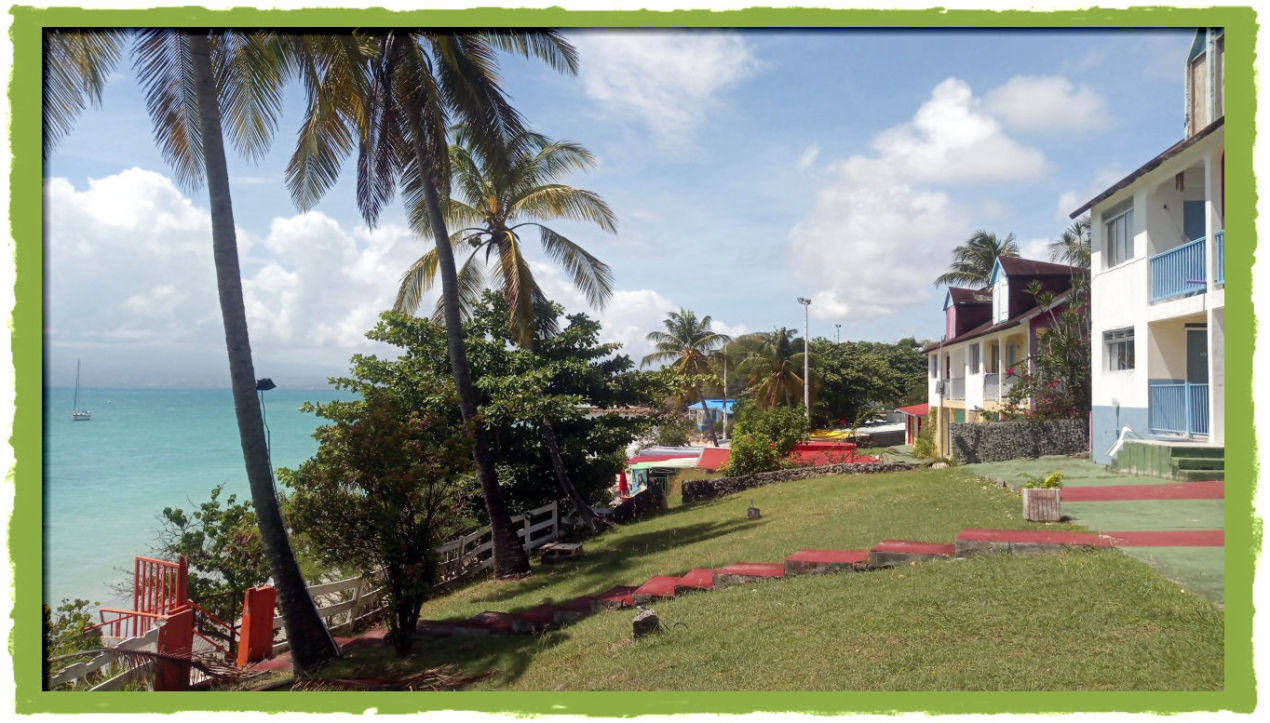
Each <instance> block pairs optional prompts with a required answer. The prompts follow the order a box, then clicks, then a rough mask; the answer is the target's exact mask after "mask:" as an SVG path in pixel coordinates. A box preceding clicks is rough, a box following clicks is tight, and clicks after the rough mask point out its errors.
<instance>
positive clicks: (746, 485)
mask: <svg viewBox="0 0 1270 723" xmlns="http://www.w3.org/2000/svg"><path fill="white" fill-rule="evenodd" d="M909 469H913V465H911V464H904V463H903V462H858V463H854V464H826V465H821V466H819V467H794V468H792V469H778V470H776V471H775V472H758V473H756V474H746V475H740V476H738V477H723V478H721V479H694V480H688V481H687V482H684V483H683V500H684V502H685V503H687V502H700V501H701V500H710V499H714V498H715V497H722V496H723V495H727V494H732V493H733V492H740V491H741V490H747V489H750V488H751V487H762V486H763V485H770V484H776V483H779V482H793V481H794V480H800V479H810V478H812V477H824V476H826V475H832V474H872V473H877V472H902V471H904V470H909Z"/></svg>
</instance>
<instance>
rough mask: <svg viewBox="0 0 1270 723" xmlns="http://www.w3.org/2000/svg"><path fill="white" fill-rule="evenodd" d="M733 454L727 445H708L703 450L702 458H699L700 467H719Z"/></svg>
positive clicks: (698, 466) (698, 464) (698, 465)
mask: <svg viewBox="0 0 1270 723" xmlns="http://www.w3.org/2000/svg"><path fill="white" fill-rule="evenodd" d="M731 455H732V452H731V450H729V449H728V448H726V447H717V448H716V447H706V448H705V450H704V451H702V452H701V459H699V460H697V468H698V469H719V468H720V467H722V466H723V465H725V464H727V463H728V458H729V457H730V456H731Z"/></svg>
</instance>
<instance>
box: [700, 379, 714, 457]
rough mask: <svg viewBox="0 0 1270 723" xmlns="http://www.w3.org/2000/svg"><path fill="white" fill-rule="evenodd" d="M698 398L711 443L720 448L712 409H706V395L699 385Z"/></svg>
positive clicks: (702, 419) (702, 418)
mask: <svg viewBox="0 0 1270 723" xmlns="http://www.w3.org/2000/svg"><path fill="white" fill-rule="evenodd" d="M697 398H698V399H700V400H701V421H702V422H703V423H704V426H705V428H706V429H707V430H709V435H710V441H711V442H714V446H716V447H718V446H719V435H718V434H715V431H714V422H713V421H712V420H711V419H710V409H709V408H707V407H706V393H705V392H704V391H702V389H701V385H700V384H698V385H697Z"/></svg>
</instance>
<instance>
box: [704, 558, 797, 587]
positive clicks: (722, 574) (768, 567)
mask: <svg viewBox="0 0 1270 723" xmlns="http://www.w3.org/2000/svg"><path fill="white" fill-rule="evenodd" d="M781 577H785V564H784V563H780V562H734V563H732V564H731V565H728V566H727V567H724V568H720V569H718V570H715V571H714V586H715V587H716V588H719V587H726V586H728V585H740V584H745V583H749V582H753V581H755V580H764V579H770V578H781Z"/></svg>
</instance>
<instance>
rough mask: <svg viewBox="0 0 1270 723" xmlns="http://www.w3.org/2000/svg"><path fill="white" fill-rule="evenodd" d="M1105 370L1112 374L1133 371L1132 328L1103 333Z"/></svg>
mask: <svg viewBox="0 0 1270 723" xmlns="http://www.w3.org/2000/svg"><path fill="white" fill-rule="evenodd" d="M1102 338H1103V341H1104V342H1105V343H1106V344H1107V368H1108V369H1109V370H1111V371H1113V372H1118V371H1125V370H1128V369H1133V327H1129V328H1128V329H1116V330H1115V331H1108V332H1104V333H1103V335H1102Z"/></svg>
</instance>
